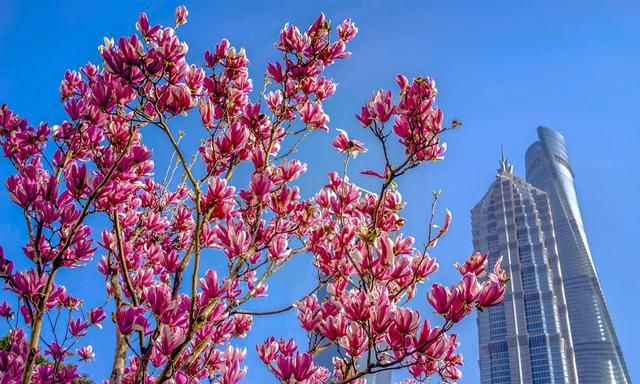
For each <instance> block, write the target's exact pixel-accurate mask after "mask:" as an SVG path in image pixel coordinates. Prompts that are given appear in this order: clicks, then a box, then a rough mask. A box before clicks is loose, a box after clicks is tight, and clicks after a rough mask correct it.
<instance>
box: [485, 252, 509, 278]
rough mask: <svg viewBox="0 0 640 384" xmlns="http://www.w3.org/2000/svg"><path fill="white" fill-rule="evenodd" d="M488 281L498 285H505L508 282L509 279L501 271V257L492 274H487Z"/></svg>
mask: <svg viewBox="0 0 640 384" xmlns="http://www.w3.org/2000/svg"><path fill="white" fill-rule="evenodd" d="M489 280H491V281H494V282H496V283H498V284H501V285H505V284H506V283H507V282H508V281H509V277H508V276H507V273H506V272H505V270H504V269H502V256H500V258H499V259H498V261H496V264H495V266H494V267H493V273H490V274H489Z"/></svg>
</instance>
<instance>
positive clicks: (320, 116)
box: [299, 101, 329, 132]
mask: <svg viewBox="0 0 640 384" xmlns="http://www.w3.org/2000/svg"><path fill="white" fill-rule="evenodd" d="M299 113H300V118H301V119H302V122H303V123H305V124H307V125H308V126H309V127H311V128H313V129H320V130H323V131H325V132H327V131H328V130H329V127H327V123H329V116H327V115H326V114H325V113H324V111H323V110H322V104H321V103H320V102H311V101H307V102H305V103H304V104H302V107H300V109H299Z"/></svg>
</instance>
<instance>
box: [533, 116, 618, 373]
mask: <svg viewBox="0 0 640 384" xmlns="http://www.w3.org/2000/svg"><path fill="white" fill-rule="evenodd" d="M525 161H526V170H527V181H528V182H530V183H531V184H533V185H534V186H536V187H538V188H540V189H542V190H543V191H545V192H546V193H547V195H548V196H549V202H550V204H551V213H552V217H553V224H554V228H555V233H556V240H557V244H558V253H559V255H560V257H559V258H560V265H561V269H562V280H563V283H564V289H565V295H566V298H567V306H568V313H569V321H570V324H571V334H572V339H573V346H574V350H575V357H576V366H577V369H578V377H579V379H580V383H581V384H591V383H593V384H613V383H615V384H630V383H631V380H630V378H629V373H628V372H627V368H626V365H625V362H624V359H623V357H622V352H621V351H620V346H619V344H618V339H617V337H616V334H615V331H614V328H613V324H612V322H611V317H610V316H609V311H608V309H607V305H606V303H605V300H604V295H603V294H602V289H601V287H600V282H599V280H598V275H597V274H596V270H595V267H594V264H593V260H592V258H591V251H590V250H589V244H588V242H587V235H586V233H585V229H584V224H583V222H582V216H581V214H580V207H579V205H578V198H577V196H576V190H575V187H574V183H573V178H574V174H573V171H572V169H571V162H570V161H569V155H568V153H567V147H566V143H565V140H564V137H562V135H560V134H559V133H558V132H556V131H554V130H552V129H549V128H545V127H539V128H538V141H536V142H535V143H533V144H532V145H531V146H530V147H529V149H528V150H527V153H526V156H525Z"/></svg>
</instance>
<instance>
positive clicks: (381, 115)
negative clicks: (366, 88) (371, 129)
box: [367, 89, 395, 123]
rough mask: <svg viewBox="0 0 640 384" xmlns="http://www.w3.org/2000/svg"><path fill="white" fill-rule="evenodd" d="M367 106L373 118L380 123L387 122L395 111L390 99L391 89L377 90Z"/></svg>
mask: <svg viewBox="0 0 640 384" xmlns="http://www.w3.org/2000/svg"><path fill="white" fill-rule="evenodd" d="M367 108H368V110H369V113H370V114H371V116H372V117H373V118H374V119H376V120H378V121H380V122H382V123H384V122H387V121H388V120H389V119H390V118H391V115H393V113H394V111H395V107H394V105H393V101H392V100H391V91H388V90H387V91H383V90H382V89H380V90H378V92H377V93H376V94H375V95H373V96H372V97H371V100H370V101H369V104H368V105H367Z"/></svg>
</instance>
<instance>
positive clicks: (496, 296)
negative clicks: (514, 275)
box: [478, 280, 505, 308]
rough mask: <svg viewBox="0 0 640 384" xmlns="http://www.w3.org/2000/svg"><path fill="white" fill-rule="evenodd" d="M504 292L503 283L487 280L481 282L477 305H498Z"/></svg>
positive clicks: (502, 298)
mask: <svg viewBox="0 0 640 384" xmlns="http://www.w3.org/2000/svg"><path fill="white" fill-rule="evenodd" d="M504 292H505V288H504V285H502V284H500V283H496V282H493V281H491V280H487V281H485V282H484V283H483V284H482V290H481V291H480V296H479V298H478V305H479V306H480V307H483V308H485V307H492V306H494V305H498V304H500V303H502V301H503V300H504Z"/></svg>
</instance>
